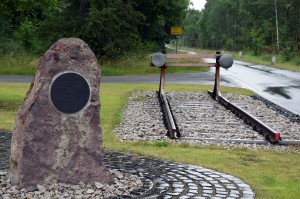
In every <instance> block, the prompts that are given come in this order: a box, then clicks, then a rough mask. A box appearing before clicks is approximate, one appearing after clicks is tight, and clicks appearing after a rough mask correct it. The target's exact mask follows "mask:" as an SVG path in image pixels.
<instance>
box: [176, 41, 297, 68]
mask: <svg viewBox="0 0 300 199" xmlns="http://www.w3.org/2000/svg"><path fill="white" fill-rule="evenodd" d="M179 49H183V50H188V51H193V52H197V53H213V54H214V53H216V52H215V51H213V50H203V49H197V48H189V47H182V46H180V47H179ZM222 53H229V54H231V55H232V56H233V57H234V59H235V60H240V61H246V62H251V63H254V64H261V65H266V66H271V67H275V68H280V69H284V70H291V71H297V72H300V57H299V56H295V57H290V58H289V59H287V57H286V56H284V55H281V54H279V55H275V54H262V55H253V54H252V53H251V52H247V51H243V53H242V54H243V55H242V57H239V55H238V52H230V51H225V52H222ZM273 56H276V57H277V63H276V64H272V57H273Z"/></svg>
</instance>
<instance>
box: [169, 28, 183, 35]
mask: <svg viewBox="0 0 300 199" xmlns="http://www.w3.org/2000/svg"><path fill="white" fill-rule="evenodd" d="M171 35H182V28H181V27H179V26H172V27H171Z"/></svg>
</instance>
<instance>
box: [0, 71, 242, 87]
mask: <svg viewBox="0 0 300 199" xmlns="http://www.w3.org/2000/svg"><path fill="white" fill-rule="evenodd" d="M158 70H159V69H158ZM167 73H168V72H167ZM214 80H215V76H214V72H199V73H185V74H166V84H201V85H213V84H214ZM31 81H32V77H30V76H0V82H11V83H13V82H15V83H30V82H31ZM101 82H102V83H135V84H139V83H143V84H159V74H157V75H139V76H109V77H101ZM221 84H222V85H224V86H232V87H237V86H239V84H237V83H235V82H231V81H227V80H226V79H224V78H221Z"/></svg>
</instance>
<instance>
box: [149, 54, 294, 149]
mask: <svg viewBox="0 0 300 199" xmlns="http://www.w3.org/2000/svg"><path fill="white" fill-rule="evenodd" d="M205 58H215V59H216V61H215V62H213V63H206V62H204V59H205ZM167 59H179V60H183V61H184V60H186V59H190V60H191V59H192V60H193V62H191V61H190V62H188V63H182V62H179V63H174V62H169V61H167ZM151 60H152V61H151V65H152V66H156V67H159V68H160V69H161V73H160V84H159V92H158V98H159V102H160V105H161V111H162V112H163V118H164V124H165V126H166V128H167V136H168V137H169V138H171V139H178V138H180V139H186V140H200V141H206V140H207V141H210V142H238V143H256V144H265V143H266V142H267V141H268V142H271V143H272V144H300V137H298V136H294V137H293V136H290V135H289V133H285V131H281V130H282V129H280V128H278V126H276V125H274V124H277V123H278V121H277V120H276V119H277V117H273V118H272V117H270V118H267V117H265V114H257V113H256V112H254V111H253V110H255V107H252V108H247V107H249V104H242V105H238V104H236V103H232V102H231V101H229V100H228V99H226V98H225V97H224V96H222V95H221V91H220V67H223V68H226V69H227V68H230V67H231V66H232V64H233V58H232V56H231V55H221V54H220V52H216V54H215V55H211V54H193V55H190V54H162V53H155V54H153V55H152V57H151ZM186 66H192V67H203V66H204V67H207V66H209V67H215V69H216V72H215V84H214V90H213V91H208V94H209V96H198V98H197V99H196V100H192V101H188V100H187V99H186V98H182V99H176V96H172V97H171V96H168V97H167V95H166V94H165V92H164V84H165V73H166V68H168V67H186ZM172 98H173V99H174V98H175V99H176V100H175V102H172ZM189 99H194V98H193V96H192V97H191V98H189ZM212 99H214V100H212ZM240 102H241V101H240ZM250 106H251V105H250ZM224 109H227V110H230V112H232V113H233V114H228V111H227V112H226V111H224ZM186 112H189V114H185V113H186ZM225 113H226V114H225ZM212 118H213V119H212ZM242 121H243V122H242ZM287 123H288V122H287ZM195 124H196V125H195ZM249 127H251V128H249ZM236 129H242V130H243V131H244V132H245V133H244V134H243V135H244V136H243V137H242V139H241V138H240V136H236V135H235V134H234V132H235V131H236ZM284 130H287V131H289V129H288V128H287V129H284ZM228 134H229V135H230V136H228ZM295 134H297V132H296V133H294V134H293V135H295ZM182 135H185V136H182ZM236 137H238V138H236Z"/></svg>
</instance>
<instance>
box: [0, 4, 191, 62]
mask: <svg viewBox="0 0 300 199" xmlns="http://www.w3.org/2000/svg"><path fill="white" fill-rule="evenodd" d="M188 5H189V0H72V1H71V0H39V1H35V0H14V1H12V0H1V2H0V50H1V51H2V52H22V51H27V52H28V51H31V52H34V53H37V52H42V51H44V50H45V49H47V48H48V47H49V46H50V45H51V44H52V43H53V42H55V41H56V40H57V39H59V38H62V37H79V38H81V39H83V40H85V41H86V42H87V43H88V44H89V45H90V46H91V47H92V49H93V50H94V51H95V52H96V53H97V54H98V55H99V54H101V55H102V56H105V57H106V58H111V57H116V56H120V55H122V54H124V53H126V52H130V51H135V50H137V49H139V47H141V46H143V47H144V46H152V47H153V48H158V47H161V46H162V45H163V44H164V42H165V40H168V39H169V37H170V35H169V32H170V27H171V26H174V25H180V24H181V22H182V19H183V18H184V14H185V12H186V9H187V7H188Z"/></svg>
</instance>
